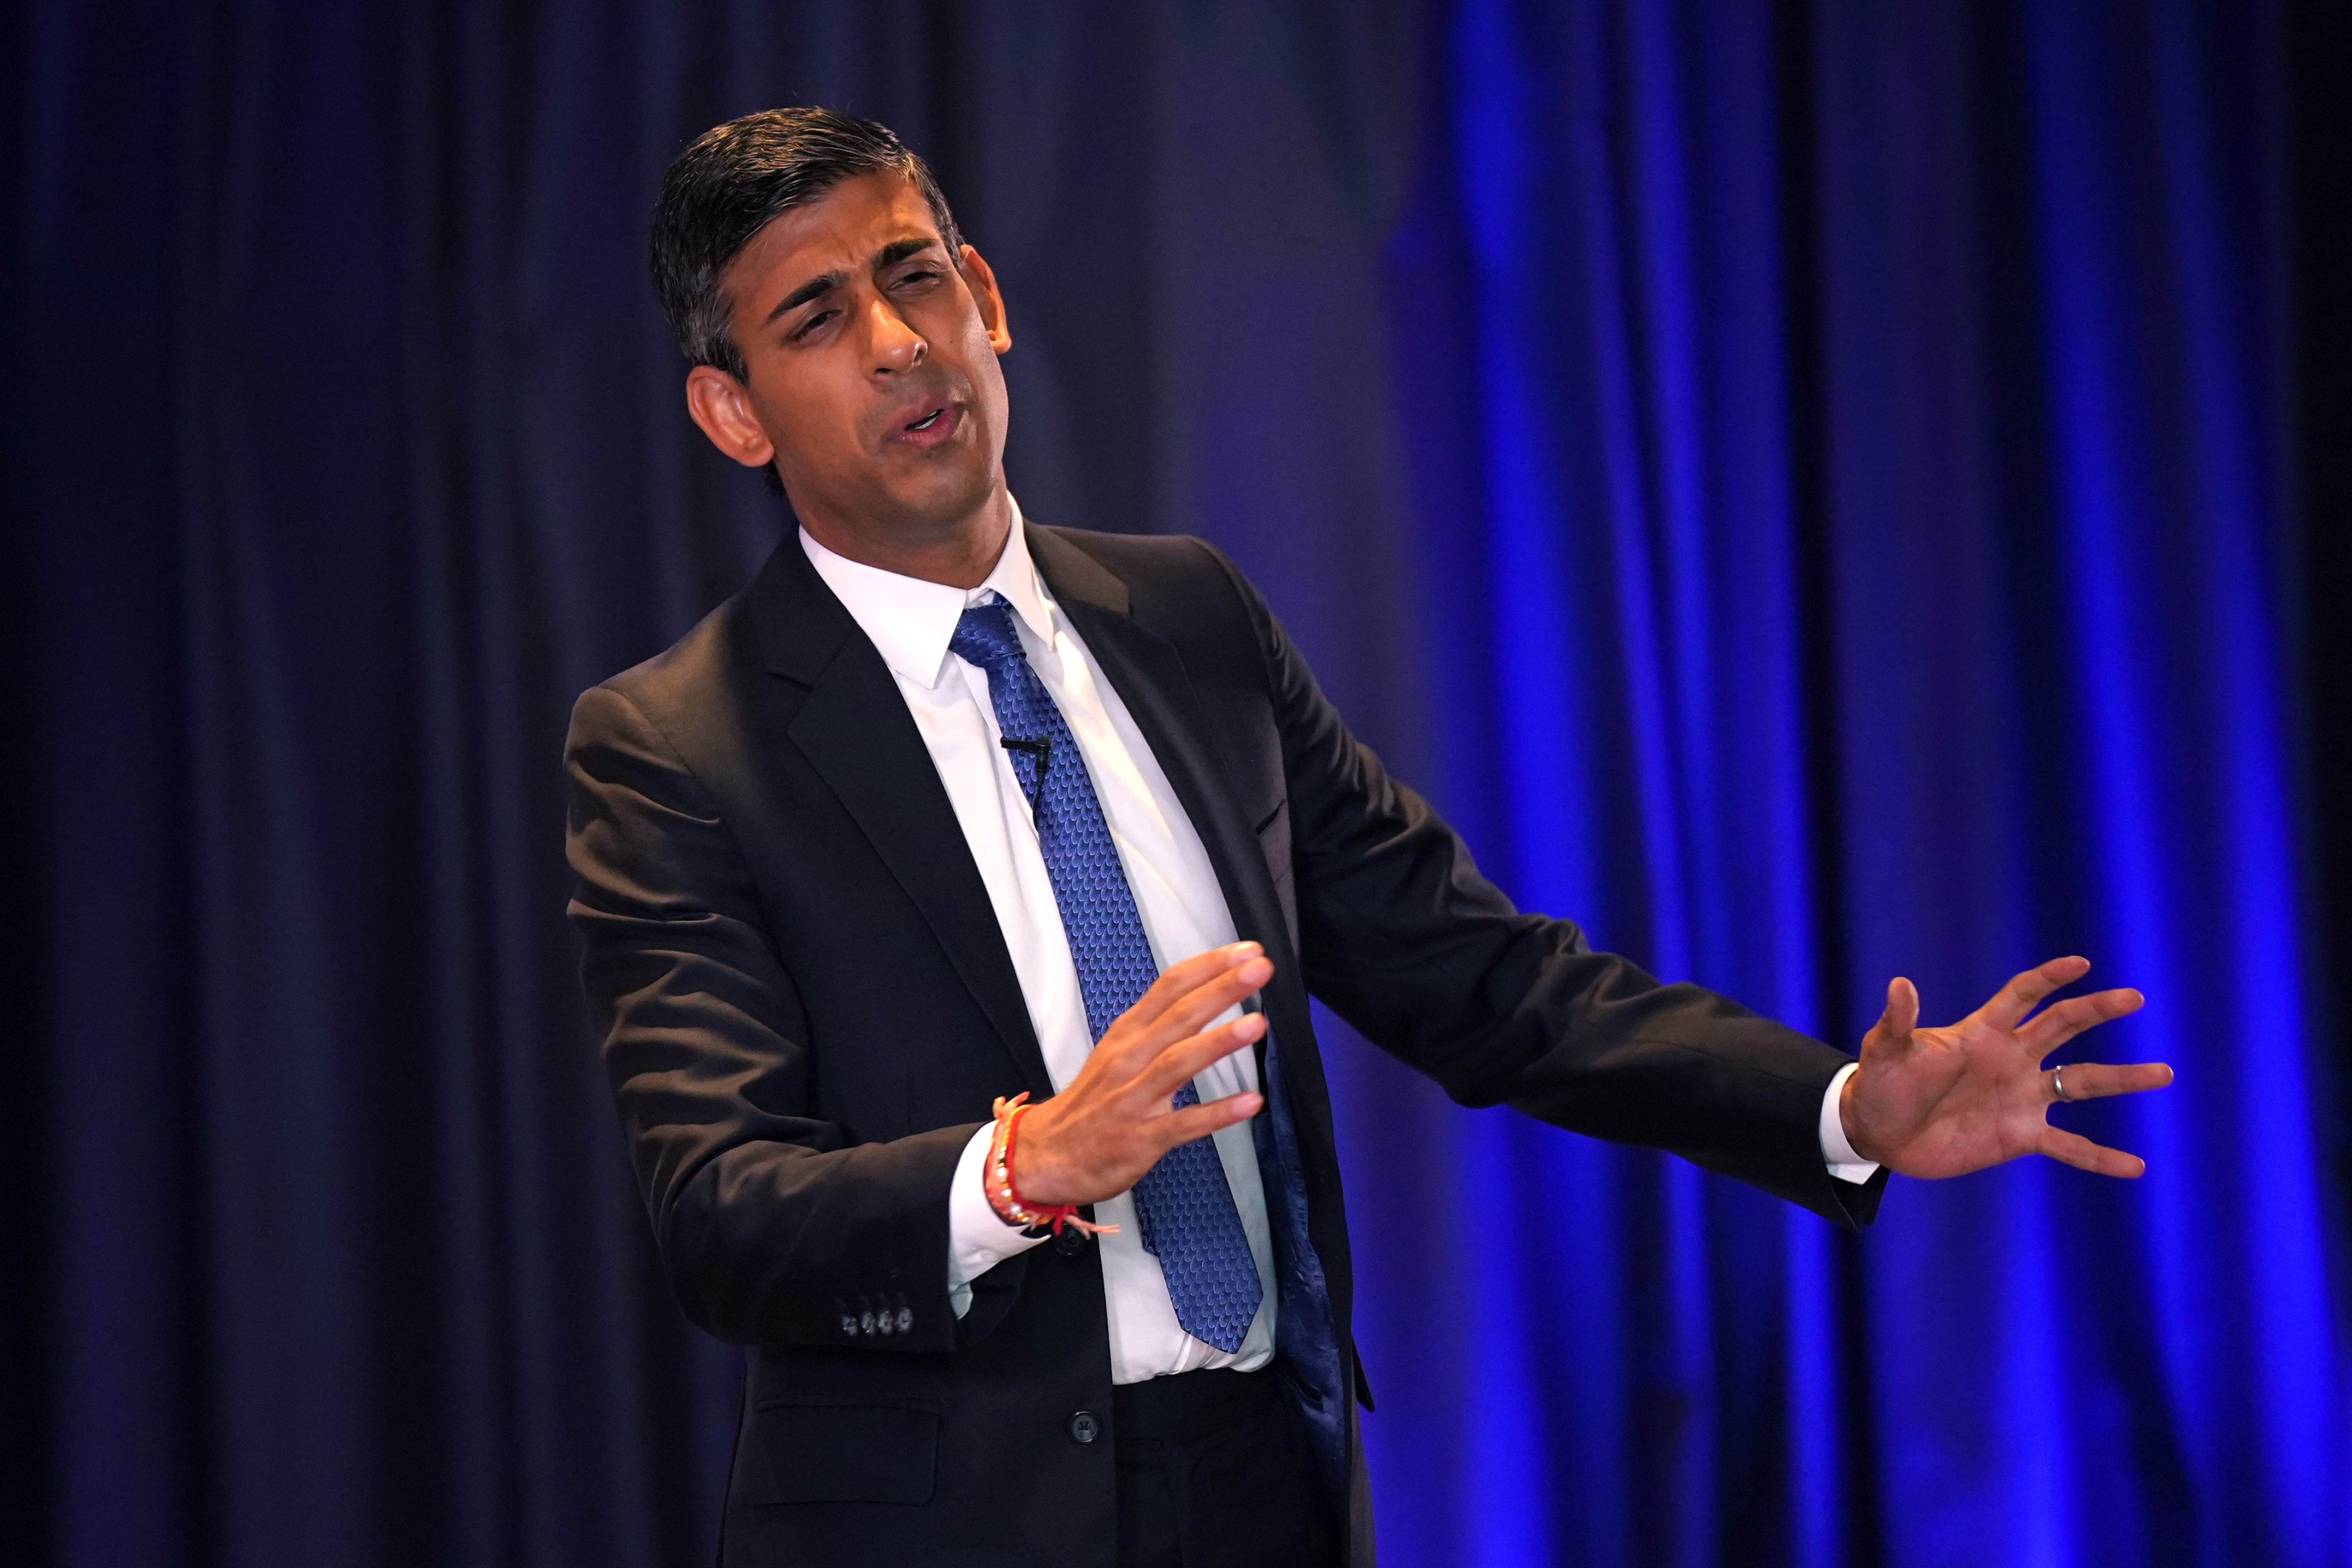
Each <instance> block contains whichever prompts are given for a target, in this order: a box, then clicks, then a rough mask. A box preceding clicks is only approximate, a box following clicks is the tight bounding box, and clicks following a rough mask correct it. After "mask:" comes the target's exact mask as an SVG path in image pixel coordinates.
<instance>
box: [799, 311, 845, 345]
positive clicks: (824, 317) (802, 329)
mask: <svg viewBox="0 0 2352 1568" xmlns="http://www.w3.org/2000/svg"><path fill="white" fill-rule="evenodd" d="M837 313H838V312H836V311H834V310H819V311H818V312H817V313H816V314H815V315H814V316H811V317H810V318H809V319H808V320H807V321H803V322H802V323H801V324H800V325H799V326H797V327H794V328H793V342H800V341H801V340H802V339H803V338H805V337H807V336H809V335H810V334H811V333H812V332H814V331H816V330H817V329H818V328H819V327H822V326H823V325H824V324H825V323H826V322H827V321H831V320H833V318H834V317H835V315H836V314H837Z"/></svg>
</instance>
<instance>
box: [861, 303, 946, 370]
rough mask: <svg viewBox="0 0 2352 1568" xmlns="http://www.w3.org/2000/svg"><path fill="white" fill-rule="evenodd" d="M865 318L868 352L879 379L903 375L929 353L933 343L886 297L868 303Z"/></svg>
mask: <svg viewBox="0 0 2352 1568" xmlns="http://www.w3.org/2000/svg"><path fill="white" fill-rule="evenodd" d="M866 336H867V339H868V347H867V353H868V354H869V355H870V356H871V357H870V363H872V365H873V366H874V374H875V376H876V377H877V379H879V378H881V377H885V376H891V375H904V374H906V373H907V372H908V371H910V370H912V369H914V368H915V367H916V366H917V365H919V364H921V363H923V361H924V360H925V359H927V358H929V355H930V352H931V345H930V344H929V342H926V341H925V340H924V338H923V334H922V333H920V332H919V331H915V329H914V328H912V327H910V326H908V324H907V322H906V320H905V318H904V317H902V316H900V315H899V314H898V312H897V311H896V310H892V309H891V308H890V304H889V301H887V300H875V301H874V302H873V304H872V305H871V306H869V307H867V310H866Z"/></svg>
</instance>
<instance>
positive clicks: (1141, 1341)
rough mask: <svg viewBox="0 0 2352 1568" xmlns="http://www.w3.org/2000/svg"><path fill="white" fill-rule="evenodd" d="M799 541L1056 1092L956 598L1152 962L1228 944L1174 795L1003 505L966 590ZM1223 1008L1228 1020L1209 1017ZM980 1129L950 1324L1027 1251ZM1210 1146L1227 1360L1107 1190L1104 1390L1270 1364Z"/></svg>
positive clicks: (1081, 1037) (1234, 1149)
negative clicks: (1052, 714)
mask: <svg viewBox="0 0 2352 1568" xmlns="http://www.w3.org/2000/svg"><path fill="white" fill-rule="evenodd" d="M800 539H801V548H802V549H803V551H805V552H807V554H808V558H809V562H810V563H811V564H812V565H814V567H815V568H816V571H817V574H818V575H819V576H820V577H823V578H824V582H825V585H826V586H827V587H829V588H831V589H832V590H833V592H834V596H835V597H836V598H838V599H839V600H840V601H841V602H842V604H843V605H844V606H845V607H846V608H847V609H848V611H849V614H850V616H851V618H852V619H854V620H856V623H857V625H858V626H859V627H860V629H862V630H863V631H864V632H865V633H866V637H867V638H868V639H870V640H871V641H872V642H873V644H874V647H876V649H877V651H879V652H880V654H881V655H882V659H883V662H884V663H885V664H887V665H888V666H889V667H890V673H891V675H892V676H893V677H894V678H895V679H897V680H898V691H899V695H901V696H902V697H904V698H905V699H906V700H907V710H908V712H909V713H910V714H912V715H913V717H914V721H915V728H916V730H917V731H919V733H920V734H921V735H922V738H923V744H924V746H925V747H926V748H928V749H929V752H930V754H931V762H932V763H933V765H934V766H936V767H937V768H938V769H939V772H940V784H943V785H945V786H946V789H947V795H948V800H949V803H950V805H953V806H954V808H955V814H956V821H957V823H958V824H959V825H960V826H961V827H962V829H963V836H964V841H965V842H966V843H967V844H968V845H969V846H970V847H971V857H972V859H973V861H974V863H975V864H977V865H978V867H979V868H980V877H981V880H982V883H983V884H985V886H986V887H987V889H988V897H989V901H990V903H991V904H992V906H993V908H994V909H995V911H996V923H997V925H998V927H999V928H1000V929H1001V930H1002V931H1003V933H1004V944H1005V947H1006V949H1007V950H1008V951H1009V952H1010V953H1011V954H1012V958H1013V973H1015V974H1016V975H1017V976H1018V977H1019V979H1020V982H1021V994H1022V996H1023V998H1024V1000H1025V1001H1026V1002H1027V1004H1028V1007H1029V1021H1030V1023H1031V1025H1032V1026H1034V1028H1035V1030H1036V1033H1037V1044H1038V1047H1039V1048H1040V1049H1041V1050H1042V1051H1043V1053H1044V1055H1045V1070H1046V1073H1047V1075H1048V1076H1049V1077H1051V1078H1052V1079H1053V1082H1054V1087H1055V1089H1056V1090H1060V1089H1065V1088H1066V1087H1068V1085H1069V1083H1070V1080H1071V1079H1075V1078H1076V1077H1077V1075H1078V1069H1079V1068H1081V1067H1083V1066H1084V1065H1085V1063H1086V1059H1087V1053H1088V1052H1089V1051H1091V1050H1093V1049H1094V1037H1093V1035H1092V1032H1091V1030H1090V1029H1089V1028H1088V1026H1087V1009H1086V999H1085V997H1084V995H1083V994H1081V993H1080V991H1079V989H1078V972H1077V966H1076V963H1074V962H1073V961H1072V960H1071V957H1070V944H1069V942H1068V939H1067V938H1066V937H1065V936H1064V934H1063V932H1062V919H1061V912H1060V910H1059V909H1058V907H1057V906H1056V905H1055V902H1054V886H1053V882H1052V881H1051V879H1049V878H1048V877H1047V875H1046V872H1045V855H1044V852H1043V851H1042V850H1041V849H1040V848H1039V847H1038V843H1037V828H1036V824H1035V821H1034V818H1033V817H1032V816H1031V813H1030V806H1029V800H1028V797H1027V795H1025V794H1024V791H1023V789H1022V787H1021V781H1020V779H1019V777H1018V776H1017V775H1016V774H1015V773H1013V763H1012V759H1011V756H1010V754H1009V753H1008V752H1006V751H1005V750H1004V748H1003V746H1001V745H999V744H998V743H997V742H998V740H999V739H1000V731H998V729H997V725H996V710H995V708H994V706H993V705H992V703H991V701H990V700H989V692H988V672H987V671H986V670H984V669H982V668H980V667H979V666H978V665H975V664H970V663H967V662H966V661H965V660H964V659H963V658H961V657H960V656H958V655H956V654H954V653H951V652H950V651H949V648H948V643H949V640H950V638H952V637H954V636H955V630H956V624H957V622H958V621H960V620H961V618H962V616H963V612H964V610H965V608H966V607H967V606H969V605H978V604H985V603H988V602H989V601H991V600H992V599H1002V600H1003V601H1004V602H1005V603H1006V604H1008V605H1011V606H1012V608H1013V624H1014V626H1016V627H1017V628H1018V632H1019V635H1020V637H1021V643H1022V647H1023V648H1024V650H1025V651H1026V652H1027V654H1028V657H1029V667H1030V668H1032V669H1034V670H1035V671H1036V673H1037V677H1038V679H1041V680H1043V681H1044V682H1045V689H1046V690H1047V691H1049V692H1051V693H1052V694H1053V698H1054V701H1055V705H1056V706H1057V707H1059V708H1060V709H1061V710H1062V718H1063V721H1065V722H1066V723H1067V724H1068V725H1069V727H1070V733H1071V735H1072V736H1073V737H1074V738H1075V739H1076V742H1077V743H1078V750H1079V751H1080V752H1082V753H1084V756H1085V760H1086V764H1087V775H1088V777H1089V778H1090V779H1091V780H1092V781H1093V784H1094V790H1095V798H1096V799H1097V800H1098V801H1099V802H1101V804H1102V813H1103V820H1104V822H1105V823H1106V824H1108V826H1109V828H1110V836H1111V840H1112V842H1113V843H1114V844H1116V845H1117V846H1118V856H1119V863H1120V865H1121V866H1122V867H1123V868H1125V869H1126V872H1127V882H1128V887H1129V890H1130V891H1131V892H1132V893H1133V894H1134V896H1135V906H1136V912H1137V914H1139V916H1140V917H1141V918H1142V921H1143V931H1144V935H1145V937H1146V938H1147V939H1149V941H1150V943H1151V956H1152V959H1153V961H1154V962H1155V963H1158V964H1159V966H1160V968H1161V969H1163V970H1164V969H1166V968H1167V967H1168V966H1169V965H1170V964H1171V963H1177V962H1179V961H1181V960H1182V959H1186V958H1190V957H1191V956H1192V955H1193V954H1194V953H1198V952H1207V951H1208V950H1209V949H1211V948H1213V947H1222V946H1224V945H1225V944H1227V943H1229V942H1233V941H1234V940H1235V933H1234V919H1233V914H1232V911H1230V910H1227V909H1226V907H1225V899H1224V893H1223V890H1222V889H1219V887H1218V886H1217V878H1216V872H1215V870H1214V869H1213V868H1212V867H1211V866H1210V864H1209V857H1208V853H1207V851H1206V850H1204V849H1203V848H1202V846H1201V837H1200V835H1199V834H1198V833H1196V832H1195V831H1194V830H1193V827H1192V819H1191V818H1190V817H1188V816H1185V814H1184V810H1183V807H1182V806H1181V805H1179V804H1178V803H1177V800H1176V795H1175V792H1174V791H1173V790H1171V788H1170V787H1169V784H1168V778H1167V775H1166V774H1165V773H1162V772H1161V771H1160V763H1159V761H1158V759H1157V758H1155V757H1154V756H1153V755H1152V754H1151V748H1150V746H1149V745H1147V744H1146V743H1145V742H1144V739H1143V735H1142V732H1141V731H1139V730H1138V729H1137V728H1136V727H1135V721H1134V719H1133V718H1132V717H1131V716H1130V715H1129V712H1128V710H1127V705H1126V703H1124V702H1123V701H1121V700H1120V699H1119V695H1118V692H1117V691H1115V690H1114V689H1112V688H1111V685H1110V683H1109V682H1108V680H1106V679H1103V675H1102V670H1101V668H1100V667H1099V666H1097V664H1096V663H1095V660H1094V657H1093V655H1092V654H1091V653H1089V652H1088V651H1087V647H1086V644H1085V643H1084V642H1082V641H1081V640H1080V639H1079V637H1078V635H1077V633H1076V631H1075V630H1074V629H1072V627H1071V626H1070V623H1069V621H1068V620H1067V619H1066V617H1065V616H1063V615H1062V613H1061V610H1060V607H1059V606H1058V605H1055V602H1054V599H1053V595H1051V594H1049V593H1048V592H1047V591H1046V588H1045V580H1044V579H1043V578H1042V577H1040V576H1039V575H1038V573H1037V569H1036V567H1035V565H1034V563H1032V562H1031V560H1030V557H1029V545H1028V541H1027V540H1026V539H1025V538H1024V536H1023V533H1022V527H1021V515H1020V510H1019V509H1018V507H1015V508H1014V510H1013V528H1012V531H1011V533H1010V535H1009V536H1008V537H1007V540H1006V542H1005V546H1004V553H1003V555H1002V556H1000V557H999V558H998V560H997V563H996V567H995V569H994V570H993V571H992V572H991V573H990V574H988V580H987V581H986V582H984V583H982V584H981V585H980V586H979V587H977V588H973V589H971V590H970V591H966V590H964V589H961V588H954V587H950V586H948V585H946V584H940V583H928V582H924V581H922V580H921V579H919V578H915V577H902V576H900V575H898V574H896V573H892V572H885V571H882V570H881V569H879V568H878V567H873V566H866V565H862V564H860V563H857V562H855V561H851V560H848V559H846V558H845V557H843V556H840V555H836V554H835V553H834V552H832V551H830V550H827V549H826V548H825V547H824V545H822V544H819V543H818V542H816V541H815V540H814V539H812V538H811V537H809V534H808V531H806V530H805V529H803V530H802V531H801V536H800ZM1236 1011H1237V1010H1236ZM1233 1016H1235V1014H1234V1012H1228V1013H1227V1014H1226V1015H1225V1017H1226V1018H1231V1017H1233ZM1222 1021H1223V1020H1220V1022H1222ZM1851 1072H1853V1068H1852V1067H1851V1066H1849V1067H1847V1068H1843V1069H1842V1070H1841V1071H1840V1072H1839V1073H1838V1075H1837V1077H1836V1078H1835V1079H1833V1080H1832V1082H1831V1084H1830V1087H1829V1092H1828V1093H1827V1094H1826V1095H1825V1096H1824V1097H1823V1098H1822V1120H1821V1143H1822V1158H1823V1159H1824V1160H1826V1161H1827V1162H1829V1165H1830V1170H1831V1172H1832V1174H1834V1175H1836V1176H1837V1177H1839V1178H1840V1179H1841V1180H1844V1181H1848V1182H1860V1181H1865V1180H1867V1179H1868V1178H1869V1176H1870V1174H1871V1173H1872V1172H1874V1170H1876V1169H1877V1167H1876V1166H1875V1165H1873V1164H1871V1163H1868V1162H1866V1161H1864V1160H1863V1159H1862V1158H1861V1157H1860V1156H1859V1155H1857V1154H1856V1153H1855V1152H1853V1149H1852V1148H1851V1147H1850V1146H1849V1145H1848V1144H1847V1142H1846V1138H1845V1133H1844V1129H1843V1124H1842V1122H1841V1121H1840V1119H1839V1116H1838V1110H1837V1104H1838V1092H1839V1090H1840V1089H1843V1087H1844V1085H1845V1079H1846V1077H1847V1075H1848V1074H1850V1073H1851ZM1192 1081H1193V1084H1194V1086H1195V1087H1196V1088H1197V1089H1199V1091H1200V1095H1201V1098H1202V1100H1217V1099H1221V1098H1223V1096H1225V1095H1229V1094H1237V1093H1240V1092H1242V1091H1244V1090H1248V1089H1256V1088H1257V1065H1256V1061H1255V1058H1254V1057H1253V1055H1252V1053H1251V1052H1250V1051H1248V1050H1246V1049H1244V1050H1239V1051H1235V1052H1234V1054H1233V1055H1231V1056H1229V1057H1227V1058H1224V1059H1223V1061H1220V1062H1217V1063H1215V1064H1213V1066H1211V1067H1210V1068H1208V1069H1207V1070H1206V1071H1204V1072H1202V1074H1200V1076H1199V1077H1197V1078H1195V1079H1193V1080H1192ZM990 1131H991V1130H990V1129H989V1128H986V1127H983V1128H982V1129H981V1130H980V1131H978V1132H976V1133H974V1134H973V1136H972V1140H971V1142H970V1143H969V1144H967V1145H966V1146H965V1148H964V1152H963V1158H962V1160H961V1162H960V1163H958V1164H957V1166H956V1171H955V1175H954V1178H953V1180H952V1181H951V1183H950V1187H949V1191H948V1259H947V1268H948V1285H949V1291H950V1300H952V1302H953V1304H954V1307H955V1311H956V1315H957V1316H958V1317H961V1316H962V1315H963V1314H964V1312H966V1311H967V1310H970V1308H971V1281H972V1280H974V1279H978V1278H979V1277H980V1276H981V1275H982V1274H984V1273H986V1272H987V1271H988V1270H989V1269H991V1268H994V1267H995V1266H996V1265H997V1264H998V1263H1000V1262H1002V1261H1003V1260H1004V1259H1005V1258H1010V1257H1013V1255H1014V1254H1016V1253H1019V1252H1022V1251H1024V1250H1026V1249H1027V1248H1029V1247H1034V1246H1035V1245H1036V1241H1035V1240H1033V1239H1031V1238H1029V1237H1024V1236H1023V1235H1022V1234H1021V1233H1020V1232H1019V1231H1017V1230H1014V1229H1013V1227H1012V1226H1008V1225H1006V1224H1005V1223H1004V1222H1003V1220H1001V1219H999V1218H998V1217H997V1216H996V1211H995V1210H994V1209H993V1208H992V1207H990V1206H989V1202H988V1197H987V1194H986V1193H985V1191H984V1190H983V1189H982V1184H981V1165H982V1162H983V1161H984V1159H985V1158H986V1155H987V1152H988V1143H989V1134H990ZM1215 1138H1216V1148H1217V1154H1218V1158H1219V1159H1220V1160H1221V1161H1222V1162H1223V1164H1224V1167H1225V1179H1226V1181H1227V1182H1228V1183H1229V1184H1231V1185H1232V1187H1233V1193H1234V1206H1235V1208H1237V1209H1238V1210H1239V1211H1240V1214H1241V1221H1242V1229H1243V1232H1244V1235H1246V1236H1247V1237H1248V1238H1249V1247H1250V1256H1251V1257H1252V1258H1254V1259H1255V1260H1256V1263H1257V1275H1258V1284H1259V1287H1260V1289H1261V1290H1262V1292H1263V1299H1262V1300H1261V1301H1260V1303H1259V1305H1258V1310H1257V1316H1256V1318H1255V1319H1254V1320H1253V1321H1251V1323H1250V1328H1249V1332H1248V1334H1247V1335H1246V1336H1245V1337H1244V1339H1243V1341H1242V1346H1241V1349H1240V1350H1239V1351H1238V1352H1230V1353H1229V1352H1223V1351H1220V1350H1218V1349H1217V1348H1216V1347H1215V1346H1213V1345H1211V1344H1209V1343H1207V1342H1203V1341H1202V1340H1197V1339H1194V1338H1193V1337H1192V1335H1190V1334H1188V1333H1186V1332H1185V1331H1183V1329H1182V1328H1181V1326H1180V1325H1179V1324H1178V1323H1177V1321H1176V1310H1175V1308H1174V1306H1173V1305H1172V1304H1171V1302H1170V1300H1169V1299H1168V1282H1167V1279H1166V1278H1165V1277H1164V1276H1163V1275H1162V1274H1161V1273H1160V1260H1159V1259H1158V1258H1154V1257H1153V1256H1152V1255H1151V1254H1150V1253H1148V1252H1146V1251H1144V1250H1143V1242H1142V1236H1141V1232H1140V1230H1139V1226H1138V1225H1137V1223H1136V1216H1135V1199H1134V1195H1133V1194H1131V1193H1121V1194H1118V1196H1117V1197H1114V1198H1108V1199H1106V1200H1104V1201H1103V1202H1101V1203H1098V1204H1097V1205H1095V1218H1096V1220H1097V1223H1100V1224H1104V1225H1116V1226H1118V1231H1117V1233H1116V1234H1106V1235H1104V1236H1102V1237H1099V1238H1097V1245H1098V1246H1100V1247H1101V1249H1102V1268H1103V1294H1104V1297H1105V1298H1106V1303H1107V1305H1108V1309H1109V1320H1110V1364H1111V1381H1112V1382H1114V1383H1140V1382H1142V1381H1144V1380H1145V1379H1147V1378H1152V1377H1161V1376H1165V1375H1167V1374H1169V1373H1179V1372H1192V1371H1193V1370H1195V1369H1197V1368H1201V1367H1217V1366H1230V1367H1236V1368H1239V1369H1240V1370H1242V1371H1244V1372H1248V1371H1252V1370H1255V1368H1257V1367H1260V1366H1263V1365H1264V1364H1265V1363H1266V1362H1267V1361H1268V1360H1270V1359H1272V1357H1273V1354H1274V1314H1275V1285H1274V1250H1273V1246H1272V1243H1271V1241H1270V1239H1269V1237H1268V1235H1267V1230H1266V1212H1265V1189H1264V1188H1263V1186H1262V1185H1261V1184H1260V1182H1259V1179H1258V1169H1257V1154H1256V1150H1255V1147H1254V1146H1253V1144H1252V1142H1251V1138H1250V1131H1249V1126H1248V1124H1247V1123H1246V1122H1244V1123H1243V1124H1241V1125H1240V1126H1236V1127H1228V1128H1225V1129H1224V1130H1223V1131H1220V1132H1218V1133H1216V1134H1215Z"/></svg>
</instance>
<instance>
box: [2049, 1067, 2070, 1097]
mask: <svg viewBox="0 0 2352 1568" xmlns="http://www.w3.org/2000/svg"><path fill="white" fill-rule="evenodd" d="M2050 1088H2051V1089H2052V1091H2053V1093H2055V1094H2056V1095H2057V1096H2058V1098H2059V1099H2061V1100H2073V1099H2074V1096H2073V1095H2071V1094H2068V1093H2067V1092H2066V1069H2065V1068H2053V1070H2052V1072H2051V1074H2050Z"/></svg>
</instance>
